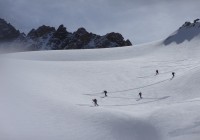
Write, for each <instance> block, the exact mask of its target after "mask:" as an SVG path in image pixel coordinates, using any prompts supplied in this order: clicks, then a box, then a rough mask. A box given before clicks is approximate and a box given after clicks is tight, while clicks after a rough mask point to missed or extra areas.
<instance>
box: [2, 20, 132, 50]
mask: <svg viewBox="0 0 200 140" xmlns="http://www.w3.org/2000/svg"><path fill="white" fill-rule="evenodd" d="M11 40H12V41H14V42H15V43H20V44H22V45H21V46H22V48H23V49H25V50H62V49H92V48H111V47H123V46H131V45H132V44H131V42H130V41H129V40H124V38H123V36H122V35H121V34H120V33H114V32H112V33H108V34H106V35H104V36H100V35H96V34H94V33H90V32H88V31H87V30H86V29H84V28H79V29H78V30H77V31H75V32H73V33H71V32H68V31H67V28H66V27H65V26H64V25H60V26H59V27H58V28H57V29H55V28H54V27H50V26H46V25H42V26H40V27H39V28H37V29H32V30H31V31H30V32H29V33H28V34H27V35H25V34H24V33H20V32H19V31H18V30H16V29H15V28H14V27H13V26H12V25H10V24H9V23H7V22H6V21H5V20H3V19H0V41H11Z"/></svg>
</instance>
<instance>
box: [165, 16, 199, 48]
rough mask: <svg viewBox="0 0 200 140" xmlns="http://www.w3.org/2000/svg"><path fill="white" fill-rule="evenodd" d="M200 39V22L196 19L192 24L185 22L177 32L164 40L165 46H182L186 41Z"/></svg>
mask: <svg viewBox="0 0 200 140" xmlns="http://www.w3.org/2000/svg"><path fill="white" fill-rule="evenodd" d="M195 38H200V20H199V19H195V20H194V21H193V22H192V23H191V22H189V21H187V22H185V23H184V24H183V25H182V26H181V27H180V28H179V29H178V30H177V31H175V32H174V33H173V34H172V35H170V36H169V37H168V38H167V39H165V40H164V44H165V45H169V44H171V43H173V42H174V43H176V44H180V43H183V42H184V41H191V40H192V39H195Z"/></svg>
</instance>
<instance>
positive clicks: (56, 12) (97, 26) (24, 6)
mask: <svg viewBox="0 0 200 140" xmlns="http://www.w3.org/2000/svg"><path fill="white" fill-rule="evenodd" d="M199 5H200V1H199V0H192V1H188V0H0V17H1V18H4V19H6V20H7V21H8V22H10V23H12V24H13V25H14V26H15V27H16V28H18V29H20V30H21V31H24V32H26V33H27V32H28V31H30V30H31V29H32V28H37V27H39V26H41V25H43V24H45V25H50V26H56V27H58V26H59V25H60V24H64V25H65V26H66V27H67V28H68V30H69V31H75V30H76V29H77V28H79V27H85V28H86V29H87V30H88V31H91V32H94V33H97V34H101V35H103V34H106V33H108V32H112V31H114V32H120V33H122V35H123V36H124V37H125V38H129V39H130V40H131V41H132V43H133V44H139V43H145V42H149V41H154V40H159V39H163V38H166V37H167V36H168V35H169V34H170V33H172V32H173V31H175V30H176V29H177V28H178V27H179V26H181V25H182V24H183V23H184V22H185V21H187V20H193V19H195V18H199V15H200V12H199Z"/></svg>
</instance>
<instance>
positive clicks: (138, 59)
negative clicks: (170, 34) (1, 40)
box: [0, 37, 200, 140]
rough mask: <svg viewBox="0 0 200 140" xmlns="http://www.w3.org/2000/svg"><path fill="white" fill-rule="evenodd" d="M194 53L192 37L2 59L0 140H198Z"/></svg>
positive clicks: (198, 66) (199, 75) (198, 62)
mask: <svg viewBox="0 0 200 140" xmlns="http://www.w3.org/2000/svg"><path fill="white" fill-rule="evenodd" d="M199 53H200V47H199V38H198V37H197V38H194V39H192V40H190V41H187V40H186V41H184V42H183V43H180V44H176V43H171V44H168V45H165V44H163V42H162V41H158V42H153V43H149V44H144V45H140V46H135V47H124V48H112V49H97V50H76V51H63V50H62V51H40V52H25V53H13V54H8V55H2V56H1V59H0V65H1V70H0V77H1V78H0V85H1V88H0V110H1V115H0V124H1V125H0V139H2V140H27V139H28V140H36V139H37V140H88V139H94V140H188V139H190V140H199V138H200V112H199V109H200V94H199V89H200V87H199V83H200V57H199ZM156 69H159V72H160V74H159V75H158V76H155V70H156ZM172 71H174V72H176V76H175V78H174V79H172V80H170V78H171V72H172ZM103 90H107V91H108V97H107V98H103V96H104V95H103V94H102V93H101V92H102V91H103ZM140 91H141V92H142V93H143V99H142V100H139V97H138V93H139V92H140ZM93 98H97V100H98V103H99V105H100V106H99V107H93V104H92V101H91V100H92V99H93Z"/></svg>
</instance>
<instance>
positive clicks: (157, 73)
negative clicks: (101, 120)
mask: <svg viewBox="0 0 200 140" xmlns="http://www.w3.org/2000/svg"><path fill="white" fill-rule="evenodd" d="M157 75H159V71H158V70H156V74H155V76H157ZM174 77H175V72H172V77H171V78H170V80H172V79H173V78H174ZM102 93H103V94H104V97H108V91H107V90H104V91H103V92H102ZM138 96H139V99H142V98H143V97H142V92H139V93H138ZM92 102H93V103H94V106H99V104H98V103H97V102H98V101H97V99H96V98H95V99H92Z"/></svg>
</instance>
